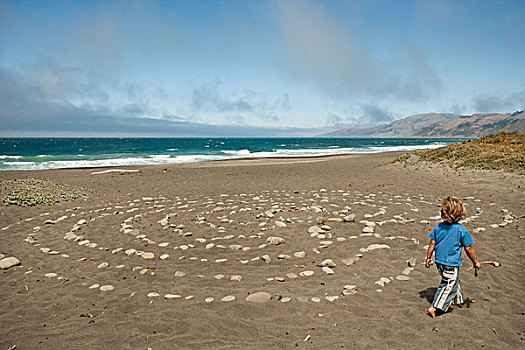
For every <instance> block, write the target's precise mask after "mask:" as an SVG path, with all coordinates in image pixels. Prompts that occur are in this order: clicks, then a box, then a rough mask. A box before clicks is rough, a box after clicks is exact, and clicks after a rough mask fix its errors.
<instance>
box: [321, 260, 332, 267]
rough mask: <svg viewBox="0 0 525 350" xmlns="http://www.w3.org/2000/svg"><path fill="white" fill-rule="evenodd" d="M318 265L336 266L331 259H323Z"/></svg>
mask: <svg viewBox="0 0 525 350" xmlns="http://www.w3.org/2000/svg"><path fill="white" fill-rule="evenodd" d="M319 266H321V267H324V266H328V267H336V263H335V262H334V261H333V260H332V259H325V260H323V261H322V262H321V263H320V264H319Z"/></svg>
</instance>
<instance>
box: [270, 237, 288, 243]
mask: <svg viewBox="0 0 525 350" xmlns="http://www.w3.org/2000/svg"><path fill="white" fill-rule="evenodd" d="M266 242H268V243H270V244H272V245H279V244H283V243H284V242H285V240H284V238H282V237H268V238H267V239H266Z"/></svg>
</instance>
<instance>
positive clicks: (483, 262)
mask: <svg viewBox="0 0 525 350" xmlns="http://www.w3.org/2000/svg"><path fill="white" fill-rule="evenodd" d="M481 264H490V265H493V266H495V267H500V266H501V264H500V263H499V262H497V261H482V262H481ZM473 268H474V266H472V267H469V268H468V269H467V271H471V270H472V269H473Z"/></svg>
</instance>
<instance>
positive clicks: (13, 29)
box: [0, 0, 525, 137]
mask: <svg viewBox="0 0 525 350" xmlns="http://www.w3.org/2000/svg"><path fill="white" fill-rule="evenodd" d="M524 18H525V1H522V0H515V1H512V0H505V1H504V0H492V1H489V0H475V1H468V0H464V1H462V0H459V1H458V0H453V1H452V0H451V1H447V0H419V1H408V0H399V1H390V0H367V1H357V0H348V1H343V0H331V1H306V0H305V1H297V0H292V1H284V0H283V1H281V0H276V1H248V0H247V1H233V0H232V1H211V0H210V1H198V0H195V1H183V0H179V1H58V0H57V1H45V0H41V1H6V0H0V136H4V137H5V136H7V137H9V136H54V135H55V136H96V135H100V136H104V135H117V136H126V135H129V136H140V135H145V136H217V135H223V134H224V135H226V134H227V135H228V136H232V135H233V136H235V135H238V136H243V135H245V136H257V135H260V136H271V135H276V136H282V135H308V134H312V133H314V134H315V133H317V134H319V133H322V132H323V131H327V130H329V129H333V128H339V127H348V126H351V127H356V128H358V127H369V126H373V125H378V124H384V123H388V122H391V121H394V120H397V119H401V118H404V117H406V116H409V115H413V114H420V113H430V112H441V113H458V114H473V113H488V112H503V113H508V112H514V111H516V110H522V109H525V64H524V63H523V62H525V21H524Z"/></svg>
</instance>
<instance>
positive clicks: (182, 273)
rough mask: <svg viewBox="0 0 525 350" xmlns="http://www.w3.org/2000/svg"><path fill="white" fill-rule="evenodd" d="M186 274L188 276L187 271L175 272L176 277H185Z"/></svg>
mask: <svg viewBox="0 0 525 350" xmlns="http://www.w3.org/2000/svg"><path fill="white" fill-rule="evenodd" d="M184 276H186V273H185V272H182V271H176V272H175V277H184Z"/></svg>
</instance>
